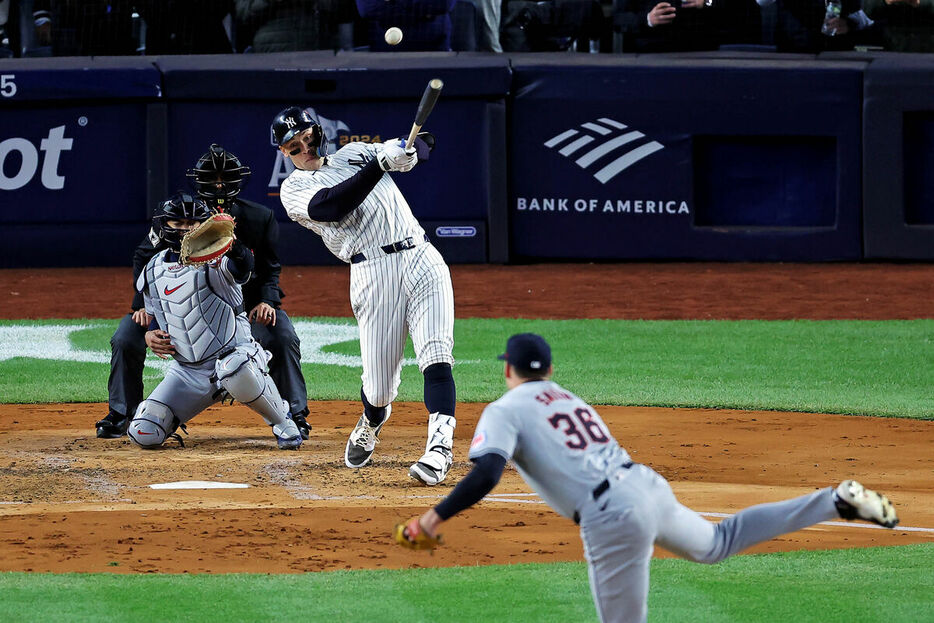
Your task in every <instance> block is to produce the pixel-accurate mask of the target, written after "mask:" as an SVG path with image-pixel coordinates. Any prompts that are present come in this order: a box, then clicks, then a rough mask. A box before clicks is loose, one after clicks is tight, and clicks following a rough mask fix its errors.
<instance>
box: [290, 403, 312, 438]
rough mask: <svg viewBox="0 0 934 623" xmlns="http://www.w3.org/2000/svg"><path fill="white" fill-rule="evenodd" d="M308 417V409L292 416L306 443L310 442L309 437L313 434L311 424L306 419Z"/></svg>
mask: <svg viewBox="0 0 934 623" xmlns="http://www.w3.org/2000/svg"><path fill="white" fill-rule="evenodd" d="M307 415H308V409H305V410H304V411H303V412H301V413H299V414H297V415H293V416H292V421H293V422H295V426H297V427H298V432H299V433H300V434H301V436H302V439H304V440H305V441H308V435H309V434H310V433H311V424H309V423H308V420H306V419H305V416H307Z"/></svg>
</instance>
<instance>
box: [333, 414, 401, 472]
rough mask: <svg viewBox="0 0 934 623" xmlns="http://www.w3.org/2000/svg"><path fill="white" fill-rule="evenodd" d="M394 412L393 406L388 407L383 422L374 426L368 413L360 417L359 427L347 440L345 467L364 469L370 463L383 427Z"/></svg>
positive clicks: (357, 426) (355, 428) (356, 427)
mask: <svg viewBox="0 0 934 623" xmlns="http://www.w3.org/2000/svg"><path fill="white" fill-rule="evenodd" d="M391 412H392V406H391V405H386V414H385V416H384V417H383V421H382V422H380V423H379V424H377V425H376V426H373V425H372V424H370V421H369V420H368V419H367V417H366V413H364V414H363V415H361V416H360V419H359V420H358V421H357V425H356V426H355V427H354V429H353V431H352V432H351V433H350V438H349V439H348V440H347V447H346V448H345V449H344V465H346V466H347V467H352V468H354V469H356V468H358V467H363V466H364V465H366V464H367V463H369V462H370V457H371V456H373V450H375V449H376V444H378V443H379V431H381V430H383V425H384V424H385V423H386V421H387V420H388V419H389V414H390V413H391Z"/></svg>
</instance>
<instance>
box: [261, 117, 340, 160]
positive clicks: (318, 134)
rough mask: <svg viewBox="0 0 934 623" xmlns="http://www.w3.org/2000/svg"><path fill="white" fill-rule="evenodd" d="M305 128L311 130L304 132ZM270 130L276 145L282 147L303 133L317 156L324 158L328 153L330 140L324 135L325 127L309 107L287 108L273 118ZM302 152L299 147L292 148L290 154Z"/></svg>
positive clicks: (303, 137)
mask: <svg viewBox="0 0 934 623" xmlns="http://www.w3.org/2000/svg"><path fill="white" fill-rule="evenodd" d="M305 130H311V132H309V133H306V134H302V133H303V132H305ZM270 132H271V139H270V140H271V141H272V144H273V145H274V146H276V147H282V146H283V145H285V144H286V143H288V142H289V141H291V140H292V139H293V138H295V137H296V136H299V135H302V136H301V138H302V142H303V143H306V144H307V145H308V146H309V147H310V148H311V149H312V150H313V151H314V154H315V155H316V156H318V157H321V158H323V157H324V156H326V155H327V153H328V141H327V137H326V136H325V135H324V129H323V128H322V127H321V123H320V122H319V121H318V118H317V117H316V116H315V115H314V114H313V111H312V110H311V109H309V108H306V109H305V110H302V109H301V108H299V107H298V106H292V107H291V108H286V109H285V110H283V111H282V112H280V113H279V114H278V115H276V118H275V119H273V120H272V127H271V128H270ZM300 153H302V152H301V148H300V147H299V148H295V149H293V150H291V151H290V152H289V155H290V156H297V155H298V154H300Z"/></svg>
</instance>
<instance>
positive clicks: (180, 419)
mask: <svg viewBox="0 0 934 623" xmlns="http://www.w3.org/2000/svg"><path fill="white" fill-rule="evenodd" d="M228 264H229V258H228V257H226V256H223V257H221V258H220V259H219V260H217V261H214V262H212V263H210V264H207V265H205V266H203V267H194V266H184V265H182V264H180V263H178V261H177V254H175V253H173V252H172V251H164V252H162V253H158V254H156V255H155V256H154V257H153V258H152V259H151V260H150V261H149V263H148V264H147V265H146V268H145V269H144V270H143V272H142V274H140V276H139V279H138V281H137V288H138V289H139V290H140V291H141V292H142V293H143V300H144V303H145V306H146V312H147V313H149V314H151V315H152V316H153V317H154V318H155V319H156V322H157V323H158V325H159V327H160V328H162V329H163V330H164V331H166V332H168V333H169V335H170V337H171V340H172V345H173V346H174V347H175V351H176V352H175V355H174V359H175V360H174V361H173V362H172V363H171V364H170V365H169V368H168V370H167V371H166V375H165V378H164V379H163V381H162V382H161V383H159V385H158V386H157V387H156V388H155V389H154V390H153V392H152V394H150V396H149V397H148V398H147V399H146V400H144V401H143V402H142V403H141V404H140V405H139V407H138V408H137V410H136V413H135V414H134V417H133V420H132V421H131V422H130V427H129V430H128V434H129V436H130V438H131V439H133V441H135V442H136V443H138V444H139V445H141V446H143V447H157V446H159V445H161V444H162V442H163V441H165V439H166V438H167V437H168V436H169V435H171V434H172V433H174V431H175V429H176V428H177V427H178V426H179V425H181V424H185V423H186V422H188V421H189V420H190V419H191V418H193V417H194V416H195V415H197V414H198V413H200V412H201V411H203V410H204V409H205V408H207V407H208V406H210V405H212V404H214V403H215V402H218V401H220V400H222V399H223V398H224V394H225V392H226V393H227V394H229V395H230V396H231V397H232V398H234V399H236V400H239V401H240V402H242V403H244V404H246V405H247V406H249V407H250V408H251V409H253V410H254V411H256V412H258V413H259V414H260V415H261V416H262V417H263V419H264V420H265V421H266V423H267V424H269V425H270V426H272V427H273V433H274V434H275V436H276V439H277V440H278V443H279V447H280V448H297V447H298V446H299V445H301V435H300V434H299V431H298V429H297V428H296V426H295V423H294V422H293V421H292V420H291V419H290V418H289V417H288V411H289V410H288V404H287V403H286V402H285V401H284V400H282V398H281V397H280V395H279V391H278V389H277V388H276V386H275V384H274V383H273V382H272V380H271V379H270V378H269V375H268V373H267V363H268V361H269V357H270V355H269V353H268V352H267V351H265V350H263V349H262V348H261V347H260V346H259V344H258V343H257V342H256V341H255V340H254V339H253V337H252V335H251V334H250V323H249V320H247V317H246V314H245V313H244V310H243V293H242V291H241V289H240V284H239V283H237V282H236V280H235V279H234V277H233V275H232V274H231V272H230V270H229V268H228ZM248 277H249V275H247V278H248ZM296 436H297V439H296Z"/></svg>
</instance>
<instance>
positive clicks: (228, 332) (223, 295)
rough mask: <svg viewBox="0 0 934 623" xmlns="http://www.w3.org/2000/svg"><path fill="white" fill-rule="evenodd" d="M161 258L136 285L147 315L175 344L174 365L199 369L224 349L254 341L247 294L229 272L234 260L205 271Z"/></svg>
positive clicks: (164, 254)
mask: <svg viewBox="0 0 934 623" xmlns="http://www.w3.org/2000/svg"><path fill="white" fill-rule="evenodd" d="M168 253H169V252H168V251H164V252H162V253H157V254H156V255H155V256H154V257H153V258H152V259H151V260H150V261H149V263H148V264H147V265H146V268H145V269H144V270H143V272H142V273H141V274H140V276H139V279H138V280H137V284H136V285H137V288H138V289H139V290H140V291H141V292H142V293H143V301H144V303H145V305H146V312H147V313H149V314H151V315H153V316H154V317H155V318H156V321H157V322H158V323H159V326H160V327H161V328H162V329H163V330H164V331H166V332H168V333H169V335H170V336H171V338H172V345H173V346H174V347H175V355H174V357H175V359H176V360H177V361H179V362H181V363H186V364H197V363H201V362H204V361H206V360H208V359H212V358H213V357H216V356H217V355H218V353H220V352H221V351H222V350H224V349H225V348H229V347H232V346H235V345H237V344H241V343H244V342H248V341H250V336H251V334H250V323H249V321H248V320H247V317H246V314H245V313H244V311H243V292H242V290H241V289H240V284H238V283H237V281H236V280H235V279H234V278H233V276H232V275H231V274H230V270H229V269H228V263H229V261H230V260H229V259H228V258H227V257H226V256H224V257H222V258H221V259H220V260H219V261H217V262H213V263H211V264H206V265H205V266H203V267H194V266H184V265H182V264H180V263H178V262H177V261H175V262H169V261H167V260H166V258H167V256H168Z"/></svg>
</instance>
